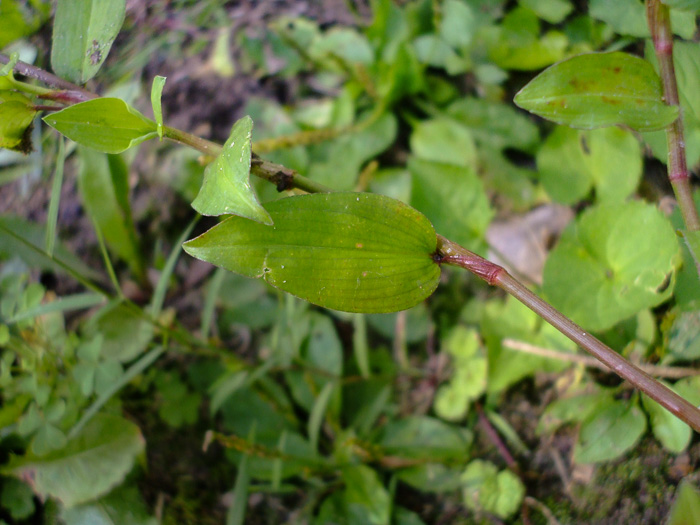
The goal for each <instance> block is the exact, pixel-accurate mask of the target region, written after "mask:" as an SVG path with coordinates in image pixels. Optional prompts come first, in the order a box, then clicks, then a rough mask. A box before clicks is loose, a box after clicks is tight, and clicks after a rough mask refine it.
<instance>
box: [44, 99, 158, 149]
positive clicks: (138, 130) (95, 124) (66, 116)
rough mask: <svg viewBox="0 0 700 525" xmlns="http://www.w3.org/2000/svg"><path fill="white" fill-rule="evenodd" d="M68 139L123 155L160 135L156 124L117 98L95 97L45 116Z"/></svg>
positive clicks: (48, 122) (46, 120)
mask: <svg viewBox="0 0 700 525" xmlns="http://www.w3.org/2000/svg"><path fill="white" fill-rule="evenodd" d="M44 122H46V123H47V124H48V125H49V126H51V127H52V128H54V129H55V130H56V131H58V132H59V133H61V134H63V135H65V136H66V137H68V138H69V139H71V140H73V141H75V142H77V143H78V144H82V145H83V146H87V147H88V148H92V149H96V150H98V151H102V152H104V153H121V152H122V151H125V150H127V149H129V148H131V147H133V146H136V145H138V144H141V143H142V142H143V141H145V140H148V139H151V138H153V137H155V136H157V135H158V133H157V127H156V124H155V122H153V121H152V120H149V119H147V118H146V117H144V116H143V115H142V114H141V113H139V112H138V111H136V110H135V109H134V108H132V107H131V106H129V105H128V104H127V103H126V102H124V101H123V100H121V99H118V98H96V99H94V100H88V101H86V102H81V103H80V104H75V105H73V106H69V107H67V108H65V109H62V110H61V111H58V112H56V113H52V114H51V115H47V116H46V117H44Z"/></svg>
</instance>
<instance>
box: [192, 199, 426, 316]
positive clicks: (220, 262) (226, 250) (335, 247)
mask: <svg viewBox="0 0 700 525" xmlns="http://www.w3.org/2000/svg"><path fill="white" fill-rule="evenodd" d="M266 207H267V210H268V211H269V213H270V215H271V217H272V218H273V219H274V221H275V226H273V227H272V228H270V227H267V226H264V225H261V224H259V223H255V222H250V221H246V220H244V219H241V218H238V217H231V218H229V219H227V220H225V221H224V222H222V223H220V224H219V225H217V226H215V227H214V228H212V229H211V230H209V231H208V232H206V233H204V234H202V235H200V236H199V237H197V238H195V239H192V240H190V241H188V242H187V243H185V245H184V249H185V251H187V253H189V254H190V255H192V256H193V257H196V258H198V259H202V260H204V261H208V262H211V263H212V264H215V265H217V266H221V267H223V268H226V269H227V270H230V271H233V272H236V273H240V274H242V275H245V276H247V277H264V278H265V280H266V281H267V282H268V283H270V284H272V285H273V286H275V287H277V288H280V289H282V290H284V291H286V292H288V293H291V294H293V295H296V296H297V297H301V298H302V299H305V300H307V301H309V302H311V303H314V304H317V305H320V306H324V307H326V308H332V309H336V310H343V311H349V312H372V313H373V312H390V311H396V310H401V309H406V308H409V307H411V306H413V305H415V304H417V303H418V302H420V301H422V300H423V299H425V298H426V297H428V296H429V295H430V294H431V293H432V292H433V290H434V289H435V288H436V287H437V283H438V279H439V275H440V269H439V267H438V265H437V264H436V263H435V261H434V260H433V259H432V255H433V253H434V252H435V248H436V243H437V240H436V235H435V231H434V229H433V227H432V225H431V224H430V222H429V221H428V220H427V218H425V217H424V216H423V215H422V214H420V213H419V212H418V211H416V210H414V209H413V208H410V207H409V206H406V205H405V204H403V203H401V202H399V201H395V200H394V199H390V198H388V197H384V196H381V195H375V194H360V193H332V194H314V195H303V196H298V197H290V198H288V199H282V200H279V201H274V202H271V203H268V204H267V205H266Z"/></svg>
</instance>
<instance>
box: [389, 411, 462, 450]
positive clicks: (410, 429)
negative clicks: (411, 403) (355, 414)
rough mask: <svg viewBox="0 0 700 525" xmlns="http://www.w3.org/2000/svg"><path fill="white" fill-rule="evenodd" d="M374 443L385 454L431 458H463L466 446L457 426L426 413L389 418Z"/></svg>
mask: <svg viewBox="0 0 700 525" xmlns="http://www.w3.org/2000/svg"><path fill="white" fill-rule="evenodd" d="M377 444H378V445H379V446H381V447H382V448H383V449H384V451H385V453H386V454H388V455H393V456H399V457H404V458H412V459H430V460H434V461H445V460H450V459H452V460H456V461H459V460H463V459H464V458H465V457H466V456H467V455H468V453H469V446H470V442H469V439H468V436H467V435H466V434H465V433H463V432H462V431H461V429H460V428H459V427H456V426H453V425H450V424H447V423H445V422H444V421H440V420H439V419H435V418H432V417H428V416H408V417H406V418H403V419H397V420H392V421H390V422H389V423H387V424H386V425H385V426H384V427H383V428H382V431H381V437H380V439H379V440H378V441H377Z"/></svg>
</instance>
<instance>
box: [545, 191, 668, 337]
mask: <svg viewBox="0 0 700 525" xmlns="http://www.w3.org/2000/svg"><path fill="white" fill-rule="evenodd" d="M677 262H678V240H677V239H676V235H675V233H674V232H673V229H672V228H671V225H670V223H669V221H668V219H666V217H664V216H663V214H662V213H661V212H660V211H659V210H657V209H656V208H655V207H654V206H652V205H648V204H644V203H642V202H629V203H627V204H624V205H606V206H598V207H595V208H590V209H589V210H587V211H586V212H584V213H583V214H582V215H581V216H580V218H579V219H578V220H577V222H576V223H575V224H573V225H571V226H569V227H568V228H567V229H566V230H565V231H564V233H563V234H562V237H561V239H560V241H559V244H558V245H557V246H556V247H555V248H554V250H552V251H551V252H550V254H549V257H548V258H547V262H546V264H545V267H544V278H543V280H544V292H545V294H546V296H547V297H548V298H549V299H550V301H551V303H552V305H553V306H554V307H555V308H557V309H558V310H560V311H561V312H562V313H564V314H565V315H567V316H569V317H571V318H572V319H573V320H574V321H575V322H577V323H579V324H580V325H582V326H583V327H584V328H587V329H589V330H605V329H607V328H610V327H611V326H613V325H614V324H616V323H617V322H619V321H622V320H623V319H626V318H628V317H631V316H632V315H634V314H635V313H637V312H639V311H640V310H643V309H645V308H650V307H652V306H656V305H657V304H660V303H661V302H663V301H665V300H666V299H668V298H669V297H670V295H671V294H672V292H673V286H669V283H668V282H667V279H669V278H670V277H671V274H672V272H673V270H674V268H675V266H676V264H677Z"/></svg>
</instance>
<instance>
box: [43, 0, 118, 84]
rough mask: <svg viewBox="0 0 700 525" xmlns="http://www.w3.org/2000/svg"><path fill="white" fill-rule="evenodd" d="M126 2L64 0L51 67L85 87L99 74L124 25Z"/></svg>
mask: <svg viewBox="0 0 700 525" xmlns="http://www.w3.org/2000/svg"><path fill="white" fill-rule="evenodd" d="M125 12H126V0H61V1H60V2H57V4H56V16H55V19H54V25H53V37H52V42H51V43H52V46H51V66H52V67H53V70H54V71H55V72H56V74H57V75H59V76H61V77H63V78H65V79H67V80H70V81H71V82H75V83H76V84H84V83H85V82H87V81H88V80H90V79H91V78H92V77H94V76H95V74H97V72H98V71H99V69H100V67H101V66H102V64H103V62H104V61H105V59H106V58H107V54H108V53H109V50H110V48H111V47H112V42H114V39H115V38H117V35H118V34H119V30H120V29H121V27H122V22H124V14H125Z"/></svg>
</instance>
